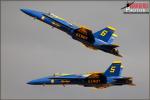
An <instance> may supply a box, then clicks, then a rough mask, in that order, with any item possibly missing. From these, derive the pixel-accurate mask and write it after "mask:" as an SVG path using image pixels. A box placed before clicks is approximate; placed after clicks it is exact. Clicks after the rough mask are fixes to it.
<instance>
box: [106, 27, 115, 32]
mask: <svg viewBox="0 0 150 100" xmlns="http://www.w3.org/2000/svg"><path fill="white" fill-rule="evenodd" d="M107 27H108V28H109V29H111V30H113V31H115V30H116V28H114V27H112V26H107Z"/></svg>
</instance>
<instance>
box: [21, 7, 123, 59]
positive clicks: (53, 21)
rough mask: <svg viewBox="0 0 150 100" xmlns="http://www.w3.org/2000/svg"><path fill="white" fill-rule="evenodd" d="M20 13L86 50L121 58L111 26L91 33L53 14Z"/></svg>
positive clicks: (23, 10) (28, 10)
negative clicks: (72, 40) (63, 34)
mask: <svg viewBox="0 0 150 100" xmlns="http://www.w3.org/2000/svg"><path fill="white" fill-rule="evenodd" d="M21 11H22V12H24V13H25V14H27V15H29V16H31V17H33V18H34V19H38V20H40V21H42V22H44V23H46V24H48V25H50V26H52V27H55V28H57V29H60V30H62V31H64V32H66V33H67V34H68V35H70V36H71V37H72V38H73V39H74V40H77V41H80V42H81V43H83V44H84V45H85V46H86V47H88V48H91V49H94V50H102V51H104V52H107V53H110V54H113V55H116V56H119V57H122V56H121V55H120V54H119V51H118V49H117V47H119V45H116V44H113V41H114V39H115V38H116V37H117V36H118V35H117V34H115V33H114V31H115V30H116V29H115V28H114V27H112V26H107V27H105V28H104V29H102V30H99V31H97V32H94V33H93V32H92V30H90V29H88V28H85V27H82V26H77V25H73V24H71V23H69V22H67V21H66V20H64V19H63V18H61V17H58V16H56V15H54V14H53V13H44V12H40V11H35V10H30V9H21Z"/></svg>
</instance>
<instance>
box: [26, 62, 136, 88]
mask: <svg viewBox="0 0 150 100" xmlns="http://www.w3.org/2000/svg"><path fill="white" fill-rule="evenodd" d="M122 69H123V66H122V64H121V61H115V62H113V63H112V64H111V65H110V66H109V68H108V69H107V70H106V71H105V72H103V73H100V72H93V73H86V74H79V75H77V74H59V73H56V74H53V75H51V76H48V77H43V78H39V79H35V80H31V81H29V82H28V83H27V84H30V85H63V86H65V85H82V86H84V87H95V88H100V89H101V88H106V87H109V86H121V85H134V84H133V82H132V77H124V76H121V73H122Z"/></svg>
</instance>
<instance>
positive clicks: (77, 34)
mask: <svg viewBox="0 0 150 100" xmlns="http://www.w3.org/2000/svg"><path fill="white" fill-rule="evenodd" d="M76 36H77V37H79V38H81V39H84V40H87V38H88V37H87V36H84V35H82V34H80V33H76Z"/></svg>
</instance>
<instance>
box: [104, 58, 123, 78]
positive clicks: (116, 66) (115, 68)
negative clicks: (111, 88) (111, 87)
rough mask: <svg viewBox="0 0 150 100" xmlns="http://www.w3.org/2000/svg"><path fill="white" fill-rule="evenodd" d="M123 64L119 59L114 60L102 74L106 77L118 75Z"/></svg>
mask: <svg viewBox="0 0 150 100" xmlns="http://www.w3.org/2000/svg"><path fill="white" fill-rule="evenodd" d="M122 68H123V66H122V65H121V61H114V62H113V63H112V64H111V65H110V67H109V68H108V69H107V70H106V71H105V72H104V75H105V76H107V77H110V76H120V75H121V72H122Z"/></svg>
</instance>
